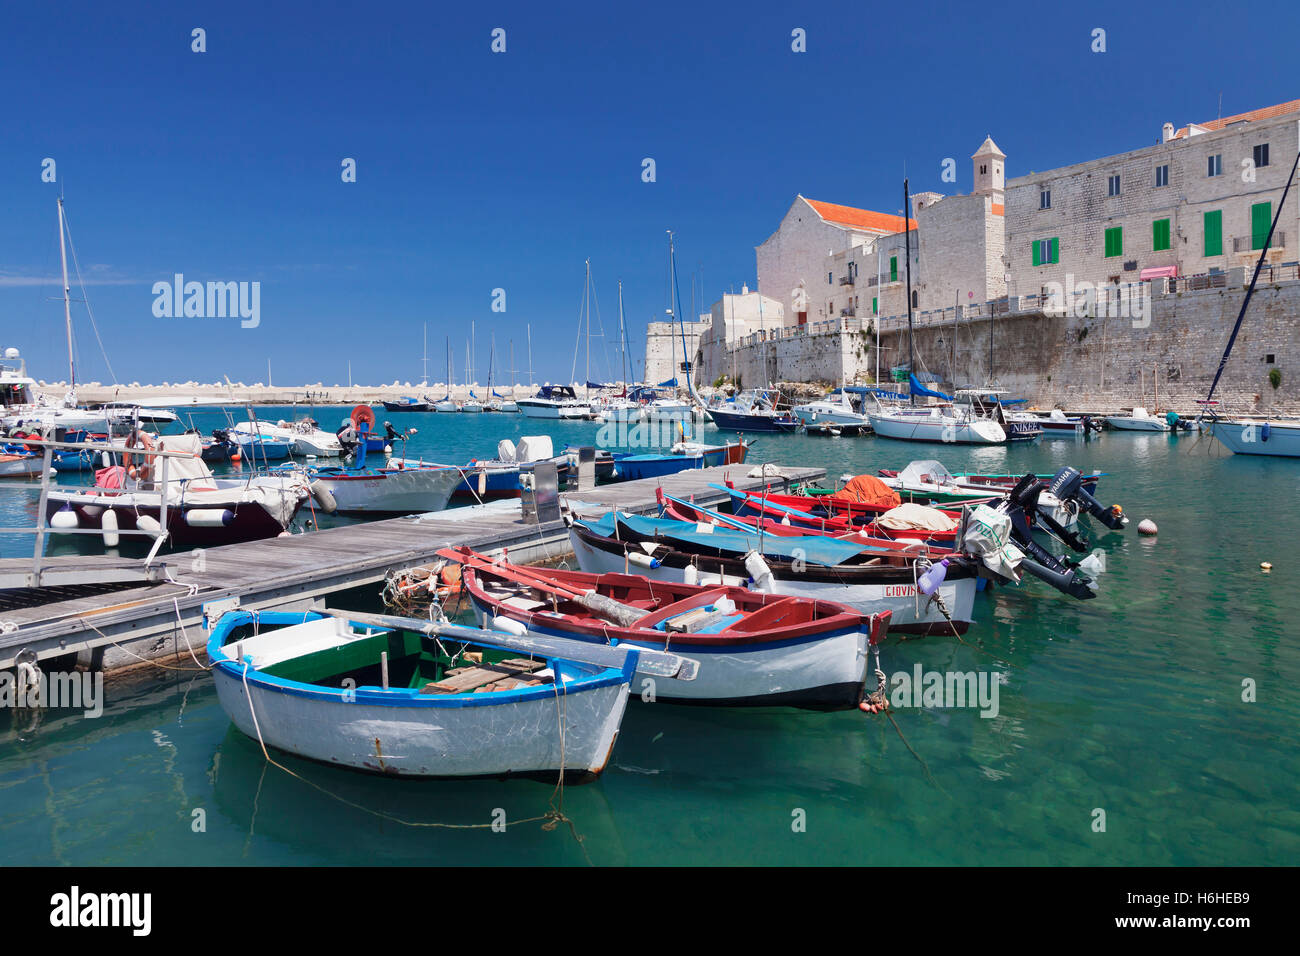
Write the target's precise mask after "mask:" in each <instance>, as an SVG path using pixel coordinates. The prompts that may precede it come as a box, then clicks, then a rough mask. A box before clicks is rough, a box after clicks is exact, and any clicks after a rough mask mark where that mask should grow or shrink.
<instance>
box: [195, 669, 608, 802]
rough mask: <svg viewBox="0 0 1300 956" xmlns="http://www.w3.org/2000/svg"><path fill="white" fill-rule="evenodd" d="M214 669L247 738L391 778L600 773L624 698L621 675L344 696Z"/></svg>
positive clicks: (223, 698)
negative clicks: (504, 691) (527, 690)
mask: <svg viewBox="0 0 1300 956" xmlns="http://www.w3.org/2000/svg"><path fill="white" fill-rule="evenodd" d="M212 675H213V682H214V683H215V684H216V687H217V699H218V701H220V703H221V707H222V709H223V710H224V711H225V712H226V714H227V716H229V717H230V720H231V721H232V722H233V723H234V725H235V726H236V727H238V728H239V730H240V731H242V732H243V733H244V734H247V735H248V736H249V737H251V738H253V739H254V740H261V741H264V742H265V743H266V745H267V746H269V747H274V748H276V749H277V750H282V751H286V752H288V753H292V754H296V755H297V756H300V757H305V758H307V759H309V760H317V761H320V762H321V763H328V764H334V765H337V766H343V767H350V768H352V769H354V770H364V771H369V772H371V773H378V774H384V775H386V776H397V777H480V776H504V775H509V774H534V773H555V772H558V771H559V770H561V769H564V770H565V771H569V772H585V773H589V774H598V773H600V772H601V771H602V770H603V769H604V767H605V765H606V763H608V761H609V755H610V753H611V752H612V750H613V748H614V742H615V741H616V740H617V738H618V728H619V724H620V723H621V722H622V719H623V712H624V710H625V708H626V706H627V697H628V683H627V680H626V679H625V678H624V679H621V680H606V681H597V680H593V681H587V682H584V683H583V684H582V685H580V686H579V687H578V688H577V689H572V687H568V688H565V689H564V690H563V692H562V693H560V694H557V693H556V690H555V689H554V688H553V687H545V688H538V689H536V692H534V693H533V694H531V695H523V699H519V700H512V701H508V702H503V701H501V700H494V699H492V698H494V697H496V696H497V695H492V694H467V695H454V696H446V697H443V696H441V695H428V696H427V697H424V698H423V699H419V698H414V699H413V698H412V697H410V696H409V695H404V694H401V693H393V692H387V691H384V690H381V689H380V688H366V687H360V688H357V689H356V690H355V692H354V694H355V699H353V700H350V701H349V700H346V699H345V698H344V694H345V691H343V690H342V689H336V688H326V687H315V686H312V685H304V684H298V683H295V682H289V681H280V680H278V679H276V678H270V677H267V676H265V675H260V674H258V673H257V672H255V671H251V670H250V671H249V672H248V679H247V686H245V681H244V669H243V667H242V666H239V665H236V664H234V663H233V662H230V661H224V662H221V663H218V664H217V665H216V667H214V668H213V671H212ZM386 698H387V699H386ZM254 714H256V721H254ZM560 720H562V721H563V726H564V732H563V735H562V736H561V735H560V734H559V733H557V729H558V727H559V726H560V725H559V721H560ZM488 743H490V745H488Z"/></svg>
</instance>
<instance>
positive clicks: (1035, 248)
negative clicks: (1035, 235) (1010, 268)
mask: <svg viewBox="0 0 1300 956" xmlns="http://www.w3.org/2000/svg"><path fill="white" fill-rule="evenodd" d="M1030 248H1031V249H1032V250H1033V254H1034V265H1036V266H1041V265H1042V264H1043V257H1042V256H1040V255H1039V254H1038V240H1037V239H1035V240H1034V241H1033V242H1032V243H1030Z"/></svg>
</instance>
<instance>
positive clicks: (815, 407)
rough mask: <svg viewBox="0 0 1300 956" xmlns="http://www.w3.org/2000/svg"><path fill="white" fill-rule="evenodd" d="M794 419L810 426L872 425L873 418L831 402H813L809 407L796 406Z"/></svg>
mask: <svg viewBox="0 0 1300 956" xmlns="http://www.w3.org/2000/svg"><path fill="white" fill-rule="evenodd" d="M794 417H795V418H798V419H800V420H801V421H803V422H806V423H807V424H809V425H821V424H823V423H826V422H829V423H830V424H832V425H870V424H871V416H870V415H861V414H859V413H857V412H855V411H853V410H852V409H848V408H843V407H842V406H839V405H835V404H833V403H830V402H812V403H810V404H808V405H796V406H795V407H794Z"/></svg>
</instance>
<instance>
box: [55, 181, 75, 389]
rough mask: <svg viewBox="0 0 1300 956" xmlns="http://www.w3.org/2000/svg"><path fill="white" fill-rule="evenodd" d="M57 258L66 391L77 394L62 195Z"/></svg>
mask: <svg viewBox="0 0 1300 956" xmlns="http://www.w3.org/2000/svg"><path fill="white" fill-rule="evenodd" d="M59 259H60V260H61V261H62V262H63V320H64V322H65V323H66V325H67V329H68V392H69V394H70V395H72V396H73V397H74V398H75V397H76V394H77V365H76V360H75V359H73V357H72V299H71V298H70V297H69V293H70V292H71V288H70V287H69V285H68V250H67V248H66V246H65V244H64V241H63V197H62V196H60V197H59Z"/></svg>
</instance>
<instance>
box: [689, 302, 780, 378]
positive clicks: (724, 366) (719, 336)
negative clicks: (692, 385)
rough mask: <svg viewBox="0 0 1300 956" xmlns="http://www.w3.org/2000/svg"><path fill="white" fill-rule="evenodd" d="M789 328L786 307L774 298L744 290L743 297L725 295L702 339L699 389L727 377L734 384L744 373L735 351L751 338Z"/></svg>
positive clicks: (718, 304) (718, 303)
mask: <svg viewBox="0 0 1300 956" xmlns="http://www.w3.org/2000/svg"><path fill="white" fill-rule="evenodd" d="M784 326H785V306H784V305H782V304H781V302H779V301H778V300H777V299H774V298H772V297H770V296H766V295H760V294H759V293H757V292H751V291H750V290H749V287H748V286H742V287H741V291H740V293H739V294H735V293H724V294H723V296H722V298H721V299H719V300H718V301H717V302H715V303H713V307H712V309H711V310H710V321H709V327H708V329H707V330H706V331H705V332H704V334H703V335H702V336H701V337H700V344H699V356H698V364H699V374H698V375H697V376H696V378H695V382H696V384H697V385H708V384H711V383H713V382H715V381H717V380H718V379H719V378H722V377H723V376H727V377H728V378H730V379H732V380H733V381H734V380H735V379H736V378H739V377H741V372H742V371H743V369H741V368H740V367H739V365H738V364H737V360H736V358H735V351H736V349H737V347H738V344H739V342H740V341H741V340H742V339H744V338H746V337H747V336H750V335H754V334H758V335H760V336H763V334H764V333H766V332H768V331H770V330H780V329H782V328H783V327H784Z"/></svg>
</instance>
